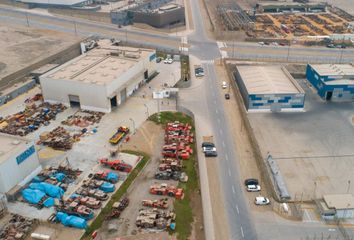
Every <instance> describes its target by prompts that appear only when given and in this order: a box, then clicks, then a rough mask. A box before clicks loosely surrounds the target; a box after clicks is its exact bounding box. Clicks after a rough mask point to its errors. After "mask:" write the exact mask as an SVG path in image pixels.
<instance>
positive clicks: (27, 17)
mask: <svg viewBox="0 0 354 240" xmlns="http://www.w3.org/2000/svg"><path fill="white" fill-rule="evenodd" d="M26 21H27V27H29V26H30V25H29V20H28V12H26Z"/></svg>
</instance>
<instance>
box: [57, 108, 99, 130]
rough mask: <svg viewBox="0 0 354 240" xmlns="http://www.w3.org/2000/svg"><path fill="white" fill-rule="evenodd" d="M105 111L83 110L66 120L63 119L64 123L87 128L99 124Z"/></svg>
mask: <svg viewBox="0 0 354 240" xmlns="http://www.w3.org/2000/svg"><path fill="white" fill-rule="evenodd" d="M103 116H104V113H101V112H94V111H88V110H81V111H79V112H77V113H75V114H74V115H71V116H69V117H68V118H67V119H66V120H64V121H62V122H61V123H62V124H63V125H67V126H77V127H81V128H87V127H88V126H90V125H93V124H97V123H99V122H100V121H101V119H102V117H103Z"/></svg>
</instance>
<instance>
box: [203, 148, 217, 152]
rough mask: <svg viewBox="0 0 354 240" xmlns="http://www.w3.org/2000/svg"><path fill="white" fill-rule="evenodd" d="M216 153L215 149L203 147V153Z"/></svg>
mask: <svg viewBox="0 0 354 240" xmlns="http://www.w3.org/2000/svg"><path fill="white" fill-rule="evenodd" d="M210 151H214V152H215V151H216V147H203V152H210Z"/></svg>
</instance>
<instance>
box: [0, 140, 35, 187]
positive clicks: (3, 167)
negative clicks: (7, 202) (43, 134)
mask: <svg viewBox="0 0 354 240" xmlns="http://www.w3.org/2000/svg"><path fill="white" fill-rule="evenodd" d="M32 146H33V147H34V144H33V142H29V143H28V144H26V145H24V146H23V147H22V148H20V149H19V150H18V151H17V152H16V153H15V154H13V156H12V157H11V158H9V159H7V160H5V161H4V162H2V163H0V193H6V192H8V191H9V190H10V189H11V188H13V187H14V186H15V185H17V184H18V183H20V182H21V181H22V180H24V179H25V178H26V177H27V176H28V175H30V174H31V173H32V172H33V171H35V170H36V169H37V168H38V167H39V166H40V164H39V160H38V155H37V151H35V152H34V153H33V154H31V155H30V156H28V158H26V159H25V160H24V161H23V162H22V163H20V164H18V163H17V160H16V157H17V156H19V155H20V154H21V153H23V152H24V151H26V150H27V149H28V148H30V147H32Z"/></svg>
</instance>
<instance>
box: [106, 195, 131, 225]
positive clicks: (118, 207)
mask: <svg viewBox="0 0 354 240" xmlns="http://www.w3.org/2000/svg"><path fill="white" fill-rule="evenodd" d="M128 205H129V199H128V198H127V197H124V198H123V199H122V200H120V201H119V202H115V203H113V205H112V212H111V213H110V214H109V215H108V216H106V220H110V219H113V218H119V216H120V214H121V213H122V212H123V211H124V209H126V208H127V207H128Z"/></svg>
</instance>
